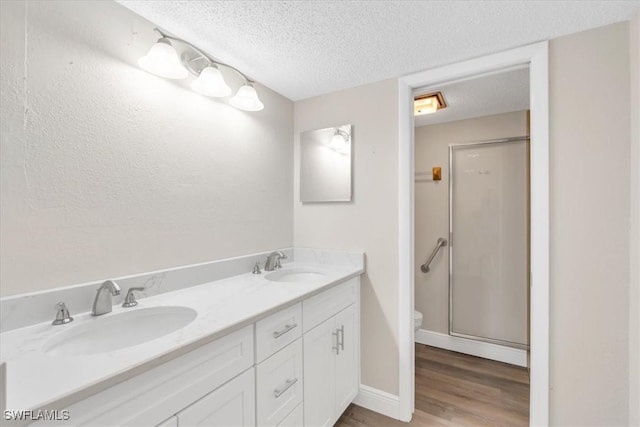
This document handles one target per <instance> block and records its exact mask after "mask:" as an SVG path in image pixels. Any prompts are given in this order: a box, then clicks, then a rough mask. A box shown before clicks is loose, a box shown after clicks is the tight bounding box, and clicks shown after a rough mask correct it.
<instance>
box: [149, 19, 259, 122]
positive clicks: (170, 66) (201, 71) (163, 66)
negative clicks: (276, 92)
mask: <svg viewBox="0 0 640 427" xmlns="http://www.w3.org/2000/svg"><path fill="white" fill-rule="evenodd" d="M154 31H157V32H158V34H160V36H161V37H160V39H159V40H158V41H157V42H156V44H154V45H153V46H151V49H149V53H147V55H145V56H143V57H142V58H140V59H139V60H138V64H139V65H140V67H141V68H142V69H143V70H146V71H149V72H150V73H153V74H157V75H159V76H162V77H166V78H168V79H184V78H186V77H187V76H188V75H189V73H191V74H193V75H194V76H196V77H197V78H196V79H195V80H194V81H193V82H192V83H191V88H192V89H193V90H194V91H196V92H198V93H199V94H202V95H205V96H211V97H219V98H221V97H225V96H228V95H230V94H231V88H230V87H229V86H228V85H227V83H226V82H225V81H224V77H223V76H222V73H221V72H220V70H219V69H218V67H219V66H223V67H226V68H228V69H230V70H233V71H234V72H235V73H237V74H238V75H240V77H242V78H243V79H244V85H242V86H241V87H240V89H238V93H236V95H235V96H234V97H233V98H231V99H230V100H229V102H230V103H231V105H233V106H234V107H236V108H239V109H241V110H245V111H260V110H262V109H264V104H263V103H262V102H261V101H260V98H258V93H257V92H256V89H255V88H254V87H253V84H254V82H253V80H251V79H249V78H248V77H247V76H245V75H244V74H243V73H242V72H241V71H240V70H238V69H237V68H235V67H233V66H231V65H229V64H224V63H222V62H220V61H216V60H214V59H213V58H211V57H210V56H209V55H207V54H206V53H205V52H203V51H202V50H200V49H198V48H197V47H195V46H194V45H192V44H191V43H189V42H187V41H184V40H182V39H179V38H177V37H173V36H170V35H168V34H165V33H164V32H162V31H160V30H159V29H158V28H155V29H154ZM173 42H177V43H178V46H180V47H181V52H182V55H181V56H179V55H178V52H177V51H176V49H175V47H174V46H173Z"/></svg>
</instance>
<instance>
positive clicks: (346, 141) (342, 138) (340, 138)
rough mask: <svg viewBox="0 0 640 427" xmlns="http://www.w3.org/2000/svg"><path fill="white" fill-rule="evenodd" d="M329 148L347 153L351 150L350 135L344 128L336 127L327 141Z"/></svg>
mask: <svg viewBox="0 0 640 427" xmlns="http://www.w3.org/2000/svg"><path fill="white" fill-rule="evenodd" d="M329 148H331V149H332V150H335V151H337V152H338V153H340V154H348V153H349V151H350V150H351V136H350V135H349V133H347V132H345V131H344V130H342V129H340V128H336V131H335V132H334V134H333V137H332V138H331V142H329Z"/></svg>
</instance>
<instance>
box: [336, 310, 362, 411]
mask: <svg viewBox="0 0 640 427" xmlns="http://www.w3.org/2000/svg"><path fill="white" fill-rule="evenodd" d="M357 322H358V309H357V305H355V304H353V305H351V306H349V307H348V308H346V309H344V310H343V311H341V312H340V313H338V314H337V315H336V317H335V328H336V331H338V347H339V350H338V351H337V352H336V353H337V354H336V356H335V358H336V392H335V398H336V400H335V405H336V416H337V417H339V416H340V414H342V413H343V412H344V410H345V409H347V406H349V404H350V403H351V402H352V401H353V399H354V398H355V397H356V394H357V393H358V382H359V381H358V377H359V374H358V360H359V358H360V357H359V354H360V337H359V336H357V333H358V327H357V325H358V324H357Z"/></svg>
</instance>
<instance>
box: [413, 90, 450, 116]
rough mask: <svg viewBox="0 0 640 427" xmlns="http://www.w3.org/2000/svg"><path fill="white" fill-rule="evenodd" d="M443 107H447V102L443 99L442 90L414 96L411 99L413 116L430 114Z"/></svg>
mask: <svg viewBox="0 0 640 427" xmlns="http://www.w3.org/2000/svg"><path fill="white" fill-rule="evenodd" d="M443 108H447V103H446V102H445V100H444V96H442V92H435V93H430V94H428V95H421V96H416V97H415V98H414V101H413V115H414V116H421V115H423V114H432V113H435V112H436V111H438V110H442V109H443Z"/></svg>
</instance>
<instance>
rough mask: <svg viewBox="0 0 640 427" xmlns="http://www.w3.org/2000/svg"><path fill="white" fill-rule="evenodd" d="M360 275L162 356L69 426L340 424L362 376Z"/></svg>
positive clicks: (93, 399) (82, 408)
mask: <svg viewBox="0 0 640 427" xmlns="http://www.w3.org/2000/svg"><path fill="white" fill-rule="evenodd" d="M359 280H360V279H359V277H356V278H354V279H350V280H347V281H345V282H343V283H340V284H338V285H335V286H333V287H331V288H329V289H327V290H325V291H321V292H320V293H318V294H316V295H314V296H312V297H310V298H307V299H305V300H303V301H302V302H297V303H294V304H292V305H289V306H286V307H284V308H282V309H279V310H277V311H275V312H272V313H271V314H270V315H268V316H266V317H263V318H259V319H258V320H257V321H255V323H252V324H248V325H246V326H244V327H242V328H240V329H237V330H235V331H233V332H230V333H229V334H227V335H224V336H222V337H220V338H217V339H215V340H213V341H210V342H208V343H205V344H203V345H201V346H194V347H193V349H192V350H190V351H185V350H183V354H182V355H180V356H178V357H176V358H173V359H171V360H168V361H166V362H164V363H161V359H162V357H161V358H160V360H158V361H157V362H158V363H156V366H155V367H153V368H151V369H148V370H146V371H144V372H142V373H139V374H135V373H134V374H132V375H131V376H130V377H129V378H128V379H126V380H125V381H122V382H120V383H118V384H116V385H114V386H112V387H109V388H107V389H104V390H102V391H99V392H98V393H96V394H93V395H91V396H89V397H88V398H86V399H84V400H82V401H79V402H77V403H75V404H73V405H71V406H70V407H68V408H67V409H69V411H70V415H71V419H70V420H69V421H68V423H66V425H74V426H106V425H118V426H150V427H152V426H156V427H178V426H179V427H186V426H225V427H226V426H229V427H231V426H234V427H235V426H239V427H249V426H252V427H255V426H258V427H263V426H273V427H293V426H303V425H306V426H309V427H316V426H321V425H322V426H324V425H333V424H334V423H335V421H336V420H337V419H338V417H339V416H340V414H341V413H342V412H343V411H344V409H345V408H346V407H347V406H348V405H349V403H351V401H352V400H353V398H354V397H355V395H356V393H357V391H358V385H359V383H360V364H359V360H360V350H359V345H360V339H359V334H360V328H359V325H360V323H359V322H360V320H359V319H360V315H359V310H360V303H359V295H360V281H359ZM33 425H36V426H43V425H46V423H45V422H36V423H33ZM52 425H56V426H60V425H65V423H61V422H55V423H53V424H52Z"/></svg>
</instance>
